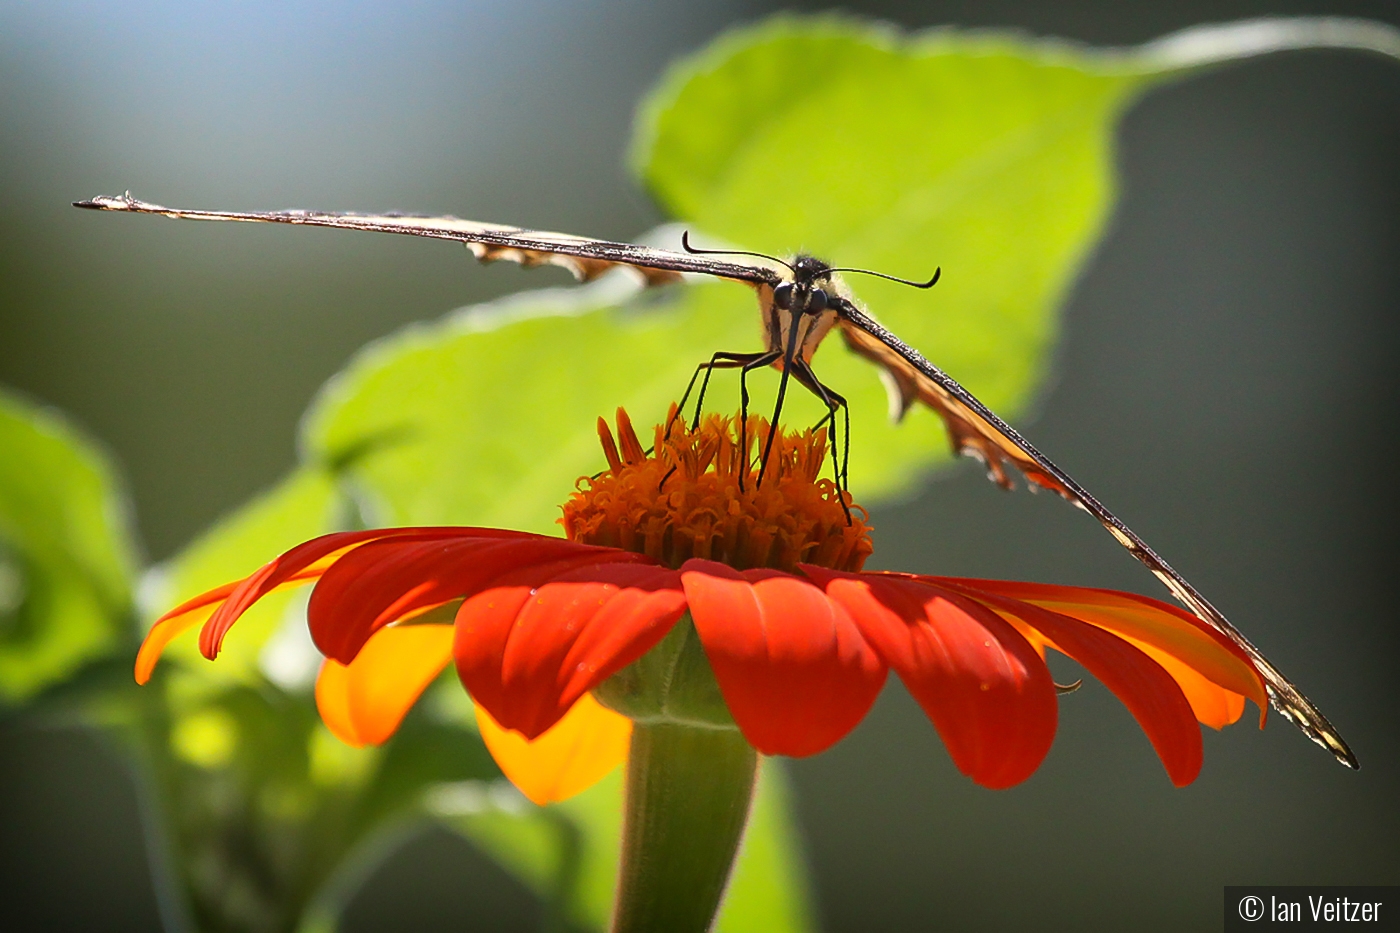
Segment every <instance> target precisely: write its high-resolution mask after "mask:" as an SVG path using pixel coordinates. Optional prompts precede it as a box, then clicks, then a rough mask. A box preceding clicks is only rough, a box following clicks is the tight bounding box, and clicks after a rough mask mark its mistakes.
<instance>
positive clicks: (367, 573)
mask: <svg viewBox="0 0 1400 933" xmlns="http://www.w3.org/2000/svg"><path fill="white" fill-rule="evenodd" d="M482 531H484V529H476V528H462V529H458V534H457V535H456V536H454V537H452V538H449V539H443V538H441V537H423V538H409V539H386V540H380V541H372V542H370V543H368V544H364V545H361V546H360V547H358V548H356V549H355V550H353V551H351V552H350V553H348V554H346V555H345V556H343V557H341V558H340V559H339V560H338V561H336V562H335V564H334V565H333V566H331V567H330V569H328V570H327V571H326V572H325V574H324V575H323V576H322V577H321V582H320V583H318V584H317V585H316V590H315V592H313V593H312V594H311V602H310V604H309V605H308V606H307V612H306V617H307V622H308V623H309V624H310V626H311V638H312V640H313V641H315V642H316V647H317V648H319V649H320V650H321V653H322V654H324V655H326V656H327V657H332V658H335V659H336V660H338V661H340V662H341V663H346V664H348V663H349V662H350V661H351V660H352V659H353V658H354V657H355V654H356V653H357V652H358V651H359V650H360V647H361V646H362V645H364V643H365V640H366V639H367V638H369V636H370V635H371V634H373V633H374V632H375V631H377V630H378V629H381V628H383V627H384V626H386V625H388V624H389V623H391V622H394V621H397V620H399V619H402V618H405V617H407V616H410V615H412V614H414V613H416V612H420V611H423V610H426V609H429V608H431V607H433V606H437V605H441V604H442V603H446V602H449V601H451V600H453V599H459V598H461V597H464V596H471V595H473V594H475V593H478V592H480V591H481V590H482V589H484V588H485V587H487V586H491V585H493V584H494V583H495V582H496V580H498V579H499V578H500V577H502V576H504V575H505V574H508V573H511V572H513V571H516V570H520V569H523V568H526V567H530V566H533V565H537V564H544V563H548V562H553V561H559V560H568V561H572V562H574V563H575V564H576V563H578V562H584V563H597V562H603V561H606V562H609V563H618V562H625V561H627V560H628V559H629V558H635V559H636V560H638V561H645V560H646V558H645V557H643V556H642V555H640V554H636V555H629V554H620V553H618V552H617V551H615V550H612V549H609V548H599V547H590V546H588V545H583V544H575V543H574V542H572V541H566V540H564V539H563V538H547V537H544V536H542V535H525V534H514V535H511V536H509V537H502V536H501V535H499V534H483V533H480V532H482Z"/></svg>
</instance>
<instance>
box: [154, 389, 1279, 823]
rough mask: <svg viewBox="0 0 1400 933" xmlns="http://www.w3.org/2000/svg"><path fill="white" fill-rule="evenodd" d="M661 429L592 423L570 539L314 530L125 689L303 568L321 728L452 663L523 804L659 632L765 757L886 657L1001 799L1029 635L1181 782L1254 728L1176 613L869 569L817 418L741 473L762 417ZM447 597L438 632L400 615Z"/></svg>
mask: <svg viewBox="0 0 1400 933" xmlns="http://www.w3.org/2000/svg"><path fill="white" fill-rule="evenodd" d="M668 424H670V425H672V427H671V429H670V430H669V433H668V431H667V430H664V429H663V428H662V427H658V428H657V429H656V432H655V445H654V448H653V450H654V451H655V453H648V452H646V451H643V449H642V445H641V443H640V442H639V440H638V439H637V436H636V434H635V432H633V430H632V427H631V425H630V423H629V422H628V421H627V418H626V415H625V413H623V412H621V411H619V413H618V441H619V442H620V449H619V445H618V444H617V443H615V442H614V439H613V436H612V434H611V432H610V431H609V430H608V428H607V426H606V424H605V423H604V422H602V420H601V419H600V421H599V434H600V437H601V439H602V442H603V447H604V452H605V453H606V455H607V458H608V462H609V464H610V467H611V469H610V470H609V471H608V472H607V473H605V474H602V475H600V476H599V477H596V478H594V479H591V480H589V479H585V480H580V483H579V485H580V490H579V491H578V492H576V493H575V494H574V496H573V498H572V499H571V500H570V502H569V503H568V504H566V505H565V507H564V517H563V519H562V523H563V525H564V527H565V530H566V532H567V534H568V539H567V540H566V539H560V538H551V537H546V536H542V535H535V534H526V533H523V532H515V531H503V530H497V529H488V528H468V527H420V528H388V529H378V530H372V531H354V532H343V533H339V534H329V535H324V536H322V537H320V538H316V539H314V540H312V541H308V542H306V543H305V544H302V545H300V546H298V547H295V548H293V549H292V550H290V551H288V552H287V553H285V554H283V555H282V556H281V557H278V558H277V559H276V560H273V561H272V562H271V563H269V564H267V565H266V566H264V567H262V568H261V569H259V570H258V571H257V572H255V573H253V574H252V575H251V576H249V577H247V578H246V579H244V580H241V581H238V582H237V583H234V584H229V585H227V586H224V587H221V588H219V589H217V590H213V591H211V592H209V593H206V594H204V595H202V596H199V597H196V598H195V599H192V600H190V601H189V602H186V603H184V604H182V605H180V606H177V607H176V608H175V609H172V610H171V611H170V612H168V613H166V614H165V615H164V616H162V617H161V618H160V619H159V620H158V621H157V622H156V623H155V625H154V626H153V627H152V629H151V631H150V634H149V635H148V636H147V637H146V641H145V644H144V645H142V648H141V652H140V654H139V656H138V658H137V663H136V676H137V680H138V681H141V682H144V681H145V680H146V679H148V678H149V677H150V674H151V671H152V668H153V667H154V666H155V663H156V660H157V658H158V657H159V655H160V652H161V650H162V649H163V648H164V646H165V645H166V644H167V643H168V642H169V641H170V639H171V638H172V637H174V636H175V635H176V634H178V633H179V632H180V631H182V630H184V629H187V628H189V627H191V626H193V625H195V624H197V623H198V622H200V621H203V622H204V627H203V630H202V632H201V635H200V647H201V650H202V651H203V653H204V655H205V656H206V657H208V658H211V659H212V658H214V657H215V656H216V655H217V654H218V652H219V647H220V644H221V643H222V641H223V638H224V636H225V634H226V633H227V632H228V631H229V629H230V627H231V626H232V625H233V624H234V622H236V621H237V620H238V618H239V616H240V615H241V614H242V613H243V612H244V611H245V610H247V609H248V607H249V606H251V605H252V604H253V603H255V602H257V600H258V599H260V598H262V597H263V596H264V595H266V594H267V593H269V592H271V591H272V590H274V589H277V588H279V587H283V586H288V585H295V584H300V583H306V582H310V581H313V580H314V581H316V588H315V590H314V591H313V592H312V594H311V600H310V604H309V608H308V621H309V624H310V627H311V634H312V637H313V639H314V640H315V642H316V645H317V647H318V648H319V649H320V650H321V652H322V653H323V654H324V655H325V656H326V662H325V664H324V666H323V668H322V671H321V674H320V677H319V679H318V681H317V685H316V699H317V704H318V706H319V708H320V711H321V716H322V718H323V720H324V721H325V723H326V725H327V726H328V727H329V728H330V729H331V730H332V731H333V732H334V733H335V734H336V735H338V736H340V737H341V738H342V739H344V740H345V741H347V742H350V743H352V744H374V743H379V742H383V741H385V740H386V739H387V738H388V737H389V736H390V735H392V734H393V732H394V730H395V729H397V727H398V724H399V722H400V721H401V720H402V719H403V717H404V715H405V714H406V713H407V711H408V709H409V708H410V707H411V706H412V704H413V703H414V702H415V701H416V700H417V698H418V696H419V695H420V694H421V693H422V692H423V690H424V689H425V688H426V687H427V686H428V684H430V683H431V682H432V681H433V680H434V679H435V678H436V677H437V675H438V674H439V673H440V672H441V671H442V669H443V668H445V667H446V665H447V664H448V663H449V662H450V661H452V660H454V659H455V662H456V667H457V673H458V675H459V676H460V678H461V681H462V683H463V685H464V686H465V687H466V689H467V691H468V692H469V693H470V695H471V697H472V699H473V700H474V701H475V703H476V705H477V710H478V721H479V723H480V725H481V732H482V736H483V738H484V740H485V741H486V743H487V745H488V747H489V748H490V749H491V751H492V753H493V754H494V755H495V757H496V759H497V761H498V762H499V763H500V765H501V767H502V770H503V771H504V772H505V773H506V774H507V776H509V777H510V778H511V779H512V780H513V781H514V782H515V783H516V784H517V786H519V787H520V788H521V789H522V791H524V792H525V793H526V794H527V796H529V797H530V798H531V799H533V800H535V801H536V802H540V803H545V802H549V801H553V800H560V799H563V798H565V797H567V796H569V795H571V794H573V793H577V792H578V791H580V790H583V789H584V788H586V787H588V786H589V785H590V784H592V783H593V782H594V781H596V780H598V779H600V778H601V777H603V776H604V775H605V774H607V772H608V771H610V770H611V769H612V768H613V767H615V766H616V765H617V764H618V763H619V762H621V761H622V760H623V759H624V758H625V757H626V754H627V747H628V736H629V733H630V729H631V722H630V721H629V720H628V719H627V718H625V717H623V716H621V715H619V714H618V713H615V712H613V711H612V710H610V709H608V708H606V707H605V706H603V705H602V704H601V703H599V702H598V701H597V700H596V699H595V698H594V696H593V693H592V691H594V690H595V689H597V688H599V687H600V686H602V685H603V684H604V682H605V681H608V680H609V678H612V677H613V676H614V675H615V674H618V673H619V672H621V671H623V670H624V669H625V668H627V667H628V665H631V664H633V663H634V662H637V661H638V660H639V659H641V658H642V657H643V655H645V654H646V653H647V652H648V651H649V650H650V649H652V648H653V647H655V646H656V645H657V644H658V643H659V642H661V640H662V639H663V638H665V637H666V635H667V634H668V633H669V632H671V631H672V629H673V628H674V627H676V626H677V624H678V623H680V624H693V626H694V632H695V633H696V634H697V635H698V637H699V641H700V643H701V644H702V645H703V647H704V654H705V656H706V658H707V659H708V662H709V665H710V667H711V668H712V670H713V674H714V679H715V681H716V682H717V684H718V688H719V691H720V693H721V694H722V696H723V700H724V705H725V706H727V708H728V712H729V714H730V715H732V717H733V720H734V723H735V724H736V725H737V727H738V728H739V729H740V730H741V731H742V733H743V735H744V737H745V738H746V739H747V741H748V742H749V743H750V744H751V745H752V746H753V747H754V748H756V749H757V750H758V751H759V752H762V753H763V754H767V755H791V756H805V755H813V754H816V753H818V752H820V751H823V750H824V749H826V748H828V747H829V746H831V745H832V744H833V743H835V742H837V741H838V740H840V739H841V738H842V737H843V736H844V735H845V734H846V733H847V732H849V731H850V730H851V729H852V728H854V727H855V725H856V723H858V722H860V720H861V719H862V718H863V717H864V716H865V714H866V712H867V711H868V710H869V709H870V707H871V705H872V704H873V703H874V701H875V698H876V696H877V695H878V694H879V692H880V689H881V687H882V686H883V685H884V682H885V678H886V674H887V671H888V670H889V669H890V668H893V669H894V671H895V672H896V673H897V674H898V675H899V677H900V678H901V679H902V680H903V681H904V683H905V685H906V686H907V687H908V689H909V692H910V693H911V694H912V695H913V696H914V698H915V699H916V700H917V701H918V703H919V705H920V706H921V707H922V708H923V710H924V712H925V713H926V714H927V715H928V717H929V719H930V720H932V722H933V724H934V726H935V728H937V730H938V732H939V734H940V735H941V736H942V738H943V741H944V743H945V745H946V746H947V748H948V751H949V753H950V754H951V756H952V758H953V760H954V762H955V763H956V764H957V766H958V768H959V769H960V770H961V771H962V772H963V773H964V774H966V775H968V776H969V777H971V778H972V779H973V780H974V781H976V782H977V783H979V784H982V785H984V786H987V787H994V788H1000V787H1009V786H1011V785H1013V784H1016V783H1019V782H1020V781H1023V780H1025V779H1026V778H1027V777H1029V776H1030V775H1031V773H1032V772H1034V771H1035V769H1036V768H1037V767H1038V766H1039V764H1040V762H1041V761H1042V760H1043V759H1044V757H1045V755H1046V753H1047V752H1048V751H1049V748H1050V744H1051V742H1052V740H1053V738H1054V734H1055V727H1056V722H1057V715H1058V714H1057V698H1056V689H1055V685H1054V683H1053V682H1052V680H1051V677H1050V672H1049V670H1048V668H1047V667H1046V665H1045V661H1044V655H1045V651H1046V649H1047V648H1049V649H1054V650H1056V651H1059V652H1061V653H1063V654H1066V655H1069V656H1070V657H1072V658H1074V659H1075V660H1076V661H1078V662H1079V663H1080V664H1081V665H1082V666H1083V667H1084V668H1085V669H1086V670H1087V671H1089V672H1090V673H1091V674H1093V675H1094V676H1095V677H1097V678H1098V679H1099V680H1101V681H1102V682H1103V683H1104V684H1105V685H1106V686H1107V687H1108V688H1109V689H1110V690H1112V691H1113V692H1114V693H1115V694H1116V695H1117V696H1118V697H1119V699H1120V700H1122V702H1123V703H1124V704H1125V705H1126V706H1127V707H1128V709H1129V710H1130V711H1131V712H1132V713H1133V715H1134V716H1135V717H1136V718H1137V720H1138V723H1139V724H1140V725H1141V727H1142V729H1143V731H1144V732H1145V733H1146V734H1147V737H1148V739H1149V740H1150V741H1151V742H1152V744H1153V747H1154V748H1155V749H1156V751H1157V754H1158V755H1159V757H1160V758H1161V760H1162V763H1163V765H1164V766H1165V767H1166V770H1167V773H1168V775H1169V776H1170V778H1171V780H1172V782H1173V783H1175V784H1177V785H1178V786H1180V785H1184V784H1188V783H1190V782H1191V781H1192V780H1194V779H1195V777H1196V775H1197V773H1198V772H1199V771H1200V767H1201V734H1200V729H1199V727H1198V726H1197V723H1198V722H1200V723H1204V724H1206V725H1209V726H1212V727H1214V728H1217V729H1218V728H1220V727H1222V726H1224V725H1226V724H1227V723H1231V722H1234V721H1235V720H1237V719H1238V718H1239V717H1240V715H1241V713H1242V712H1243V709H1244V700H1245V698H1246V697H1247V698H1249V699H1251V700H1253V701H1254V702H1255V704H1256V705H1258V706H1259V708H1260V711H1261V725H1262V713H1263V711H1264V709H1265V708H1266V705H1267V704H1266V693H1265V690H1264V684H1263V681H1262V679H1261V678H1260V676H1259V673H1258V671H1257V670H1256V669H1255V667H1254V665H1253V663H1252V662H1251V661H1250V659H1249V657H1248V656H1247V655H1246V654H1245V653H1244V652H1243V651H1241V650H1240V649H1239V648H1238V647H1236V646H1235V645H1233V644H1232V643H1230V641H1229V640H1228V639H1226V638H1224V637H1223V636H1221V635H1220V634H1219V633H1217V632H1215V631H1214V630H1213V629H1211V628H1210V627H1208V626H1206V625H1205V624H1204V623H1202V622H1200V621H1199V620H1197V619H1196V618H1195V617H1194V616H1192V615H1190V614H1189V613H1187V612H1185V611H1183V610H1180V609H1177V608H1175V607H1173V606H1170V605H1167V604H1165V603H1162V602H1159V601H1157V600H1154V599H1149V598H1147V597H1143V596H1136V595H1133V594H1129V593H1119V592H1114V591H1111V590H1101V589H1091V588H1085V587H1071V586H1052V585H1047V584H1038V583H1009V582H1003V581H996V580H969V579H960V578H953V577H936V576H924V575H916V574H902V573H880V572H863V571H861V569H860V568H861V565H862V564H863V562H864V560H865V558H866V557H867V556H868V555H869V553H870V551H871V546H870V537H869V527H868V525H867V524H866V520H865V519H866V516H865V513H864V511H863V510H862V509H860V507H859V506H855V505H853V504H851V503H850V501H849V495H848V494H846V493H842V492H840V491H839V490H838V489H837V488H836V486H835V484H833V483H832V482H831V481H830V480H825V479H820V478H818V472H819V470H820V469H821V467H822V464H823V461H824V458H825V456H826V435H825V432H824V431H822V430H818V431H815V432H813V431H808V432H806V433H803V434H800V435H798V434H788V433H784V432H782V431H781V430H780V431H779V435H778V437H777V438H776V441H777V443H776V444H775V445H774V446H773V450H772V453H771V455H770V460H769V464H768V466H767V468H766V471H765V473H764V479H763V482H762V484H761V485H760V484H759V483H758V481H757V472H758V471H757V470H756V468H755V465H754V463H753V460H754V457H753V451H754V449H755V447H756V445H758V444H760V443H763V442H766V434H767V431H768V427H767V425H766V424H764V423H763V422H762V421H760V420H758V419H755V420H754V421H753V422H752V423H751V424H750V425H748V426H747V428H746V430H745V431H744V432H743V434H742V436H743V437H744V438H745V440H746V443H744V444H743V445H742V447H741V445H740V444H739V443H737V442H736V433H737V432H736V431H735V426H734V423H733V422H732V420H729V419H722V418H719V417H716V416H710V417H708V418H707V419H706V420H705V421H704V422H703V423H702V424H701V425H700V426H699V427H698V428H697V429H696V430H693V431H692V430H687V429H686V427H685V426H684V424H683V423H681V422H678V421H676V420H675V419H674V412H673V415H672V418H671V419H668ZM756 449H760V450H761V449H762V447H757V448H756ZM458 602H460V605H459V606H458V608H457V609H456V617H455V618H456V620H455V622H454V623H453V624H452V625H444V624H437V623H427V622H421V621H415V620H416V619H418V617H420V616H422V615H423V614H424V613H426V612H428V611H429V610H432V609H437V608H439V607H444V606H447V605H448V604H452V603H458ZM687 615H688V618H689V623H686V622H683V621H682V620H683V618H684V617H686V616H687ZM603 695H604V696H605V697H606V692H604V694H603Z"/></svg>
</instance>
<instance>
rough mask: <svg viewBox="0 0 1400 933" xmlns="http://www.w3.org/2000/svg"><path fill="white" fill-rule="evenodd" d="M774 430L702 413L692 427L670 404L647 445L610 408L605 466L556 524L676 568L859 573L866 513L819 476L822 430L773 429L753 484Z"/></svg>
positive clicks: (584, 483)
mask: <svg viewBox="0 0 1400 933" xmlns="http://www.w3.org/2000/svg"><path fill="white" fill-rule="evenodd" d="M769 430H770V425H769V424H768V422H767V421H766V420H764V419H762V418H759V417H757V416H751V417H750V418H749V420H748V423H747V425H746V426H745V429H744V430H743V431H740V430H739V419H737V418H725V417H722V416H720V415H714V414H711V415H706V416H705V417H704V418H703V419H702V420H701V421H700V423H699V425H697V426H696V427H695V428H694V429H693V430H692V429H691V427H690V426H689V425H687V424H686V423H685V421H683V420H682V419H681V418H679V417H678V415H677V412H676V408H675V406H674V405H672V406H671V411H670V413H669V415H668V417H667V419H666V422H665V423H664V424H660V425H657V426H656V428H655V441H654V443H653V445H652V449H651V451H650V452H648V451H645V450H643V449H642V445H641V441H640V440H638V438H637V434H636V431H634V430H633V428H632V423H631V420H630V419H629V418H628V417H627V413H626V412H625V411H623V410H622V409H620V408H619V409H618V411H617V440H616V441H614V439H613V434H612V431H611V430H610V429H609V428H608V425H607V422H606V421H604V420H603V419H602V418H599V419H598V438H599V440H600V441H601V442H602V445H603V452H604V454H605V455H606V456H607V459H608V464H609V469H608V471H607V472H605V473H602V474H599V475H598V476H596V477H584V478H582V479H580V480H579V483H578V490H577V491H576V492H575V493H574V494H573V496H572V497H570V499H569V501H568V502H567V503H565V505H564V516H563V518H562V519H560V522H561V524H563V526H564V531H565V534H567V536H568V537H569V539H570V540H571V541H578V542H580V543H583V544H597V545H603V546H606V547H616V548H622V549H624V550H628V551H635V552H638V553H642V554H646V555H647V556H649V557H651V558H653V559H655V560H657V561H660V562H661V563H663V564H665V565H667V566H669V567H673V568H678V567H680V565H681V564H683V563H685V561H687V560H689V559H690V558H692V557H698V558H703V559H706V560H714V561H720V562H722V563H725V564H728V565H729V566H731V567H734V568H736V569H739V570H747V569H750V568H754V567H771V568H774V569H778V570H786V571H793V570H795V569H796V566H797V564H798V563H799V562H800V563H808V564H816V565H818V566H821V567H829V568H832V569H835V570H846V571H857V570H860V568H861V566H862V564H864V563H865V559H866V557H868V556H869V555H870V553H871V550H872V545H871V543H870V525H869V516H868V514H867V513H866V511H865V510H864V509H863V508H861V507H860V506H858V505H856V504H855V503H854V502H853V501H852V500H851V497H850V493H848V492H843V491H841V490H840V489H839V488H838V487H837V485H836V483H835V482H834V481H833V480H831V479H826V478H822V477H820V476H819V474H820V473H821V470H822V466H823V464H825V463H826V462H827V460H826V458H827V432H826V429H825V428H818V429H816V430H811V429H808V430H806V431H803V432H801V433H797V432H791V431H785V430H784V429H783V428H782V427H781V426H779V427H778V428H777V436H776V437H775V438H774V443H773V446H772V450H771V453H770V454H769V457H768V463H767V466H766V467H764V468H763V469H762V472H763V479H762V482H761V483H760V482H759V476H758V474H759V471H760V467H759V462H758V461H759V458H758V456H757V452H758V451H762V450H764V449H765V447H766V446H767V444H768V433H769Z"/></svg>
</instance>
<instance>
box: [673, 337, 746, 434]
mask: <svg viewBox="0 0 1400 933" xmlns="http://www.w3.org/2000/svg"><path fill="white" fill-rule="evenodd" d="M768 355H769V354H768V353H726V352H724V351H723V350H721V351H720V352H718V353H716V354H714V355H713V356H711V357H710V359H709V361H708V362H705V363H701V364H700V365H699V366H697V367H695V374H694V375H693V376H691V377H690V383H689V384H688V385H687V386H686V387H685V394H683V395H682V396H681V401H680V404H679V405H677V406H676V414H677V415H678V416H679V414H680V413H681V412H682V411H684V410H685V403H686V402H687V401H688V400H689V399H690V393H691V392H692V391H694V389H695V380H697V379H699V378H700V374H701V373H702V372H703V373H704V374H705V379H704V381H703V382H701V383H700V395H699V397H698V398H697V399H696V400H695V418H694V419H693V420H692V422H691V425H690V429H691V430H692V431H694V430H695V429H696V428H698V427H700V413H701V412H702V411H703V410H704V408H705V393H706V392H708V391H709V388H710V376H711V375H712V374H713V373H714V371H715V370H716V369H738V368H740V367H742V366H747V365H748V364H749V363H752V362H753V361H754V360H757V359H760V358H763V357H767V356H768ZM669 429H670V426H669V425H668V426H667V430H668V431H669Z"/></svg>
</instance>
